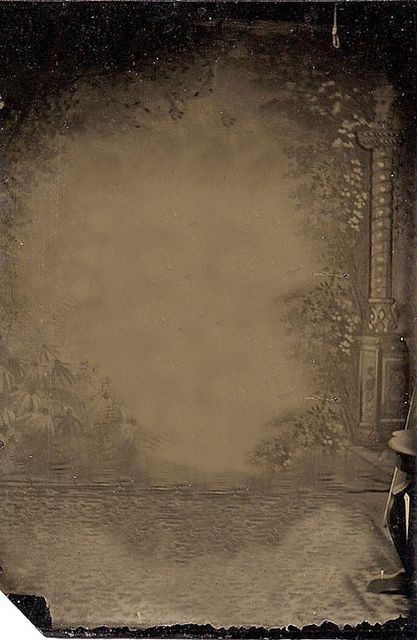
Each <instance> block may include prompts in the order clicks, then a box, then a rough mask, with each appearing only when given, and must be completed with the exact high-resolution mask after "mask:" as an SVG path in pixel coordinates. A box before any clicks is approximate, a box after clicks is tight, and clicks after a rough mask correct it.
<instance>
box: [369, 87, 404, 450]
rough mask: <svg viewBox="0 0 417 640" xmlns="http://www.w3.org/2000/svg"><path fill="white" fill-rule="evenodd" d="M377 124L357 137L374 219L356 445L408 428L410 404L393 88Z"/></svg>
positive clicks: (379, 101)
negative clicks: (399, 286)
mask: <svg viewBox="0 0 417 640" xmlns="http://www.w3.org/2000/svg"><path fill="white" fill-rule="evenodd" d="M374 97H375V102H376V117H375V120H374V121H373V122H372V124H370V125H369V126H367V127H366V128H364V129H362V130H361V131H359V132H358V133H357V141H358V143H359V145H360V146H361V147H362V148H363V149H366V150H367V151H368V152H369V162H370V175H371V212H370V213H371V220H370V262H369V291H368V318H367V319H366V325H365V327H364V330H363V336H362V338H361V346H360V362H359V380H360V388H359V392H360V393H359V398H360V422H359V433H358V440H359V441H361V442H362V443H364V444H371V445H376V444H378V443H385V442H386V441H387V440H388V439H389V437H390V436H391V433H392V431H394V430H396V429H401V428H402V427H403V426H404V422H405V416H406V413H407V399H408V388H407V379H408V350H407V346H406V344H405V341H404V338H403V337H402V336H401V335H400V334H399V333H398V317H397V313H396V308H395V300H394V298H393V292H392V258H393V178H394V176H395V172H394V166H393V163H394V150H395V146H396V144H397V143H398V141H399V134H398V133H397V132H395V131H393V113H392V111H393V108H392V107H393V99H394V92H393V89H392V87H390V86H387V87H384V88H382V89H380V90H378V91H376V92H375V94H374Z"/></svg>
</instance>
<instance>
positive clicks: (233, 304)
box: [26, 125, 314, 471]
mask: <svg viewBox="0 0 417 640" xmlns="http://www.w3.org/2000/svg"><path fill="white" fill-rule="evenodd" d="M135 131H136V130H133V132H132V131H131V130H129V131H126V134H125V135H121V134H120V133H118V135H117V138H116V136H115V137H114V138H110V139H106V140H100V139H99V138H95V137H94V136H92V135H90V136H84V138H83V140H82V144H81V142H80V141H74V142H73V143H68V145H67V149H66V156H65V157H66V163H65V168H62V167H61V169H60V176H61V181H60V187H59V193H58V204H57V198H56V197H55V198H52V197H51V195H50V194H49V195H48V192H47V190H46V189H44V190H42V189H41V188H39V189H38V191H37V192H36V193H35V195H34V200H36V202H35V204H36V207H37V208H38V209H39V210H40V209H42V211H43V213H44V216H43V217H42V218H40V221H39V223H38V224H40V225H41V226H43V229H42V232H41V234H40V236H43V237H44V238H46V240H45V241H44V243H43V245H42V246H39V249H38V251H37V254H38V259H39V265H38V268H37V269H33V268H32V269H31V273H32V274H33V273H39V272H42V277H41V278H40V281H41V282H42V286H39V284H37V281H36V278H33V276H32V280H31V276H30V275H28V276H27V282H26V285H27V286H29V289H30V291H31V292H32V295H33V294H36V296H37V297H38V299H41V300H42V303H43V308H44V309H47V313H49V314H50V315H51V316H52V315H53V314H54V313H55V315H56V308H57V307H58V306H59V305H60V304H62V301H63V300H65V303H66V304H68V303H69V304H70V305H72V306H73V308H74V310H75V312H74V313H73V314H72V315H71V318H70V319H65V318H64V319H61V320H60V322H61V325H63V326H61V328H60V330H61V331H62V332H63V333H64V335H65V336H66V342H67V345H66V349H67V351H68V352H71V353H72V354H73V357H74V358H75V357H76V358H81V357H85V355H86V353H88V354H92V355H91V357H92V358H93V359H94V360H95V361H96V362H97V363H98V364H99V366H100V368H101V370H102V371H103V372H104V373H105V374H106V375H108V376H109V378H110V379H111V381H112V384H113V386H114V389H115V391H116V392H117V394H118V396H119V397H120V398H121V399H122V400H123V401H124V402H126V403H127V404H128V406H129V408H130V410H131V411H132V412H133V413H134V414H135V415H136V416H137V418H138V420H140V422H141V423H142V424H144V425H145V426H146V427H147V428H149V429H151V430H155V431H159V432H163V433H166V434H168V435H169V436H171V437H170V439H169V443H168V444H166V445H165V446H164V447H163V449H162V450H161V452H160V455H161V456H162V457H164V458H165V459H167V460H170V461H174V462H176V463H179V464H188V465H190V464H191V465H198V466H200V467H205V468H206V469H209V470H213V471H217V470H221V469H226V468H227V469H229V470H230V469H231V468H236V469H238V468H242V467H244V466H245V460H246V458H247V454H248V451H249V450H250V448H251V447H252V446H253V444H254V443H255V442H256V441H257V440H258V439H259V437H260V436H261V435H262V428H263V425H264V423H265V422H266V421H268V420H270V419H271V418H272V417H274V416H276V415H277V414H279V413H282V412H283V411H286V410H288V409H289V408H294V405H297V404H299V403H300V402H301V401H302V400H301V398H302V396H303V395H305V392H306V389H307V387H308V381H306V380H305V379H304V378H305V376H304V374H303V371H302V368H300V367H299V368H298V369H297V366H295V365H294V363H292V364H290V363H289V349H290V348H291V347H292V345H290V344H289V342H288V337H287V336H285V335H284V331H283V328H282V326H281V325H280V323H279V321H278V320H277V317H276V308H275V306H274V305H276V300H279V299H280V297H282V296H283V295H285V294H287V293H288V292H289V291H291V290H292V289H294V287H300V286H303V285H304V286H305V285H306V284H307V283H308V282H309V278H310V274H311V273H312V271H313V270H314V269H313V267H312V259H311V251H310V250H309V248H308V247H306V246H304V245H303V241H302V240H301V238H300V234H299V226H300V219H299V214H297V212H296V211H295V209H294V205H293V204H292V202H291V199H290V196H289V193H290V191H291V188H293V186H294V185H293V183H291V182H288V178H286V177H285V175H286V164H285V159H284V156H283V155H282V154H280V150H279V148H278V149H277V148H276V144H275V143H274V144H275V146H274V147H272V143H270V142H269V141H268V138H267V137H265V138H262V136H260V134H259V131H257V130H256V129H253V128H249V129H248V130H243V131H241V132H240V133H239V131H237V132H234V133H233V134H229V135H228V136H225V135H224V132H223V131H220V130H218V131H217V130H216V129H215V128H212V130H209V131H207V130H205V129H203V128H199V127H198V126H196V127H195V128H194V129H193V128H192V127H188V129H187V128H183V129H182V130H181V129H180V128H179V125H177V128H176V129H175V127H174V125H170V126H168V125H167V126H166V127H165V129H164V131H163V132H162V133H161V134H160V135H153V136H148V137H147V136H146V135H144V134H141V136H140V135H139V134H138V133H135ZM271 156H274V161H273V162H272V163H271ZM45 212H46V213H45ZM297 229H298V234H297ZM30 242H31V243H32V248H31V255H34V254H36V251H33V242H34V241H33V240H31V241H30ZM45 256H46V258H45ZM32 259H33V258H32ZM45 264H46V265H47V268H44V265H45ZM28 271H29V270H28ZM28 283H29V284H28ZM306 385H307V387H306Z"/></svg>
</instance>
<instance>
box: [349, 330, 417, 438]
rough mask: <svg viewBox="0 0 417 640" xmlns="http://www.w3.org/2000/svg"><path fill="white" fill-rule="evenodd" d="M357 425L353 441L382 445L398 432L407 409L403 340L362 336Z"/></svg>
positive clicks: (405, 361) (405, 347) (397, 337)
mask: <svg viewBox="0 0 417 640" xmlns="http://www.w3.org/2000/svg"><path fill="white" fill-rule="evenodd" d="M359 369H360V371H359V375H360V380H359V385H360V387H359V391H360V395H359V398H360V422H359V428H358V434H357V441H358V442H360V443H361V444H366V445H369V446H377V445H378V444H385V443H386V442H387V440H388V439H389V438H390V437H391V434H392V432H393V431H395V430H396V429H402V428H403V427H404V424H405V419H406V415H407V409H408V349H407V346H406V343H405V341H404V339H403V338H401V337H400V336H397V335H393V336H364V337H363V338H362V340H361V352H360V365H359Z"/></svg>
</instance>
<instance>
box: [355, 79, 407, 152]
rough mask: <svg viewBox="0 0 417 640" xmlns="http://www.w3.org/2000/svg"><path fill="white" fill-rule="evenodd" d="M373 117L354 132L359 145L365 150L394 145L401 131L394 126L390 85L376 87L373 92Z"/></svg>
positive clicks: (393, 92) (400, 136)
mask: <svg viewBox="0 0 417 640" xmlns="http://www.w3.org/2000/svg"><path fill="white" fill-rule="evenodd" d="M373 98H374V101H375V118H374V120H372V122H370V123H368V124H367V125H364V126H363V127H362V128H361V129H359V130H358V131H357V132H356V140H357V143H358V144H359V146H361V147H362V148H364V149H367V150H373V149H381V148H384V147H395V146H396V145H397V144H398V143H399V142H400V140H401V138H402V135H403V132H402V131H399V130H396V129H395V127H394V122H393V120H394V114H393V105H394V100H395V90H394V88H393V87H392V85H389V84H387V85H383V86H380V87H377V88H376V89H375V90H374V92H373Z"/></svg>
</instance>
